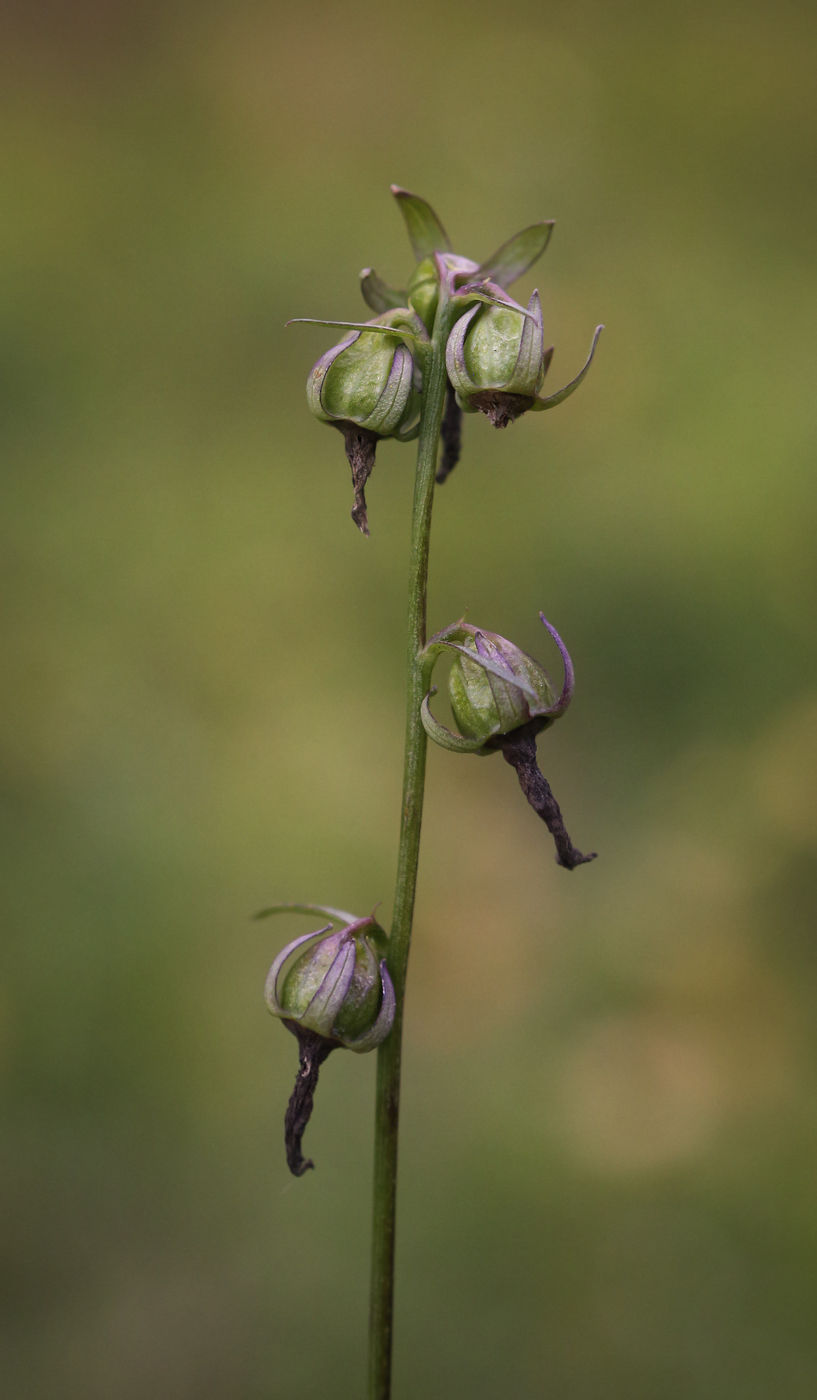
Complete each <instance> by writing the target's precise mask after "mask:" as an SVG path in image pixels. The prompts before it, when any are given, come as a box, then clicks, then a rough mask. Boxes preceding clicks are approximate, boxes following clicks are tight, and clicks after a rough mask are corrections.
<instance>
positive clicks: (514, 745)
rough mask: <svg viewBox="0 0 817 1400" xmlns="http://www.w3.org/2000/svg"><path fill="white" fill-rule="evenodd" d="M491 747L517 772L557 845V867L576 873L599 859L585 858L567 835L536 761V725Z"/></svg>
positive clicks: (503, 737)
mask: <svg viewBox="0 0 817 1400" xmlns="http://www.w3.org/2000/svg"><path fill="white" fill-rule="evenodd" d="M491 745H492V747H494V748H498V749H501V751H502V757H503V758H504V759H505V762H506V763H510V765H511V767H512V768H515V769H516V776H517V778H518V779H519V786H520V787H521V789H522V791H523V792H524V794H525V796H526V797H527V799H528V801H529V803H530V805H531V807H532V808H533V810H534V812H536V814H537V816H540V817H541V818H542V821H543V822H544V823H545V826H546V827H547V829H548V831H549V832H550V834H551V836H552V837H553V840H554V841H555V843H556V852H557V854H556V863H557V865H563V866H564V868H565V870H575V869H576V866H577V865H586V864H587V862H588V861H590V860H595V859H596V852H595V851H591V853H590V855H587V856H583V855H582V853H581V851H577V849H576V847H575V846H574V845H573V842H572V841H571V839H570V837H569V836H568V834H567V829H566V827H565V824H564V821H563V820H562V814H561V811H560V810H559V804H558V802H557V801H556V798H555V797H554V796H553V793H552V792H551V790H550V783H549V782H548V780H547V778H545V777H544V776H543V774H542V773H540V771H539V765H538V763H537V762H536V731H535V729H534V728H533V726H531V725H527V724H526V725H523V726H522V728H521V729H514V730H513V731H512V732H511V733H510V734H498V735H497V737H496V738H495V739H492V740H491Z"/></svg>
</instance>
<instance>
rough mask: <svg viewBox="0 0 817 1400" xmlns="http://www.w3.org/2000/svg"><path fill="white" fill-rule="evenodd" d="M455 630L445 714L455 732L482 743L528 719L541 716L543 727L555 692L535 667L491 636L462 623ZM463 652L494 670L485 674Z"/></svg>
mask: <svg viewBox="0 0 817 1400" xmlns="http://www.w3.org/2000/svg"><path fill="white" fill-rule="evenodd" d="M460 631H461V632H462V634H463V642H462V650H461V651H460V652H459V653H458V654H457V655H456V656H455V657H454V661H453V664H452V666H451V670H450V672H449V676H448V694H449V697H450V700H451V709H452V710H453V712H454V718H455V719H456V721H457V724H458V726H459V728H460V732H461V733H462V734H465V735H466V736H467V737H468V738H469V739H481V740H482V741H483V743H484V742H485V741H486V740H487V739H490V738H491V737H492V736H493V735H494V734H508V733H509V732H510V731H511V730H512V729H518V728H519V726H520V725H522V724H527V723H528V722H529V721H530V720H532V719H536V718H539V717H544V718H545V722H547V716H548V715H549V713H550V711H551V710H552V709H553V706H554V704H555V703H556V692H555V691H554V689H553V686H552V684H551V681H550V677H549V676H548V674H547V672H546V671H545V670H544V668H543V667H542V666H540V665H539V662H538V661H534V659H533V657H532V656H528V655H527V653H526V652H524V651H520V649H519V647H517V646H514V644H513V642H509V641H507V640H506V638H505V637H500V636H498V635H497V633H496V632H481V631H479V629H478V628H476V627H471V626H470V625H469V624H468V623H462V624H461V627H460ZM466 652H472V653H473V654H474V656H479V657H481V658H482V659H483V660H485V659H488V660H491V661H493V662H494V663H495V665H496V668H497V669H495V670H491V671H488V670H486V669H485V668H484V667H483V666H480V665H479V664H478V663H477V662H476V661H471V660H469V658H468V656H467V655H466ZM520 681H521V682H522V683H523V685H524V689H523V685H520ZM525 683H526V684H525Z"/></svg>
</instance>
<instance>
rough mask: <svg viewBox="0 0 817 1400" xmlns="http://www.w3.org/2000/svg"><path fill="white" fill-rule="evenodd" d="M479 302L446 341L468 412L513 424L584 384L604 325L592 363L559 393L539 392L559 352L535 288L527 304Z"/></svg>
mask: <svg viewBox="0 0 817 1400" xmlns="http://www.w3.org/2000/svg"><path fill="white" fill-rule="evenodd" d="M508 301H509V305H508V306H498V305H487V304H486V303H485V302H478V303H477V304H476V305H475V306H472V307H471V308H470V310H468V311H466V312H465V314H464V315H463V316H461V317H460V319H459V320H458V321H457V322H456V324H455V326H454V328H453V330H452V331H451V334H450V336H449V337H448V344H447V346H446V354H445V362H446V368H447V370H448V378H449V380H450V382H451V384H452V386H453V388H454V390H455V392H456V395H457V403H458V404H459V405H460V407H461V408H463V409H464V410H465V411H466V412H467V413H476V412H480V413H484V414H485V415H486V417H487V418H488V419H489V421H490V422H491V423H493V425H494V427H495V428H507V426H508V424H509V423H513V421H514V420H515V419H516V418H519V417H521V415H522V414H523V413H527V412H528V410H529V409H534V410H536V411H540V410H542V409H545V408H553V407H555V405H556V404H557V403H562V401H563V400H564V399H566V398H568V397H569V396H570V394H572V393H573V392H574V390H576V389H578V387H579V385H580V384H581V382H582V380H583V379H584V377H585V375H586V374H587V371H588V370H589V368H590V364H591V361H592V359H593V354H594V352H595V349H596V341H597V340H598V337H599V334H600V332H601V329H602V328H601V326H599V327H598V329H597V330H596V334H595V336H594V339H593V345H592V347H591V350H590V354H589V356H588V359H587V363H586V364H585V366H584V368H583V369H582V370H581V372H580V373H579V374H578V375H577V376H576V378H575V379H573V380H571V382H570V383H569V384H567V385H565V387H564V389H560V390H559V391H558V392H557V393H555V394H551V395H550V396H549V397H547V398H539V391H540V389H541V388H542V385H543V384H544V381H545V375H546V374H547V371H548V367H549V365H550V361H551V358H552V356H553V346H552V345H551V346H550V347H549V348H548V349H545V340H544V329H543V321H542V306H541V303H540V301H539V293H538V292H534V293H533V295H532V296H531V299H530V301H529V302H528V306H527V314H526V313H525V311H524V309H523V308H522V307H521V306H518V305H517V304H516V303H511V299H510V298H508Z"/></svg>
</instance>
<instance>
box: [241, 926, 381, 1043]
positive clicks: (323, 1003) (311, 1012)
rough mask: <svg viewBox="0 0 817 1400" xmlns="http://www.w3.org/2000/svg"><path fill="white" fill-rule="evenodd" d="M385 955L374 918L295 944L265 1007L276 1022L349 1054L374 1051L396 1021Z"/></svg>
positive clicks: (281, 959) (272, 980) (277, 967)
mask: <svg viewBox="0 0 817 1400" xmlns="http://www.w3.org/2000/svg"><path fill="white" fill-rule="evenodd" d="M330 927H331V926H330ZM312 939H314V940H315V941H314V942H313V943H312V946H311V947H309V948H307V949H305V951H304V952H302V953H301V954H300V956H299V957H298V958H297V959H296V960H295V962H294V963H293V964H292V966H291V968H290V969H289V971H288V972H287V973H286V975H285V977H284V978H283V979H281V970H282V968H283V966H284V964H285V963H286V962H287V961H288V959H289V958H290V957H291V955H292V954H293V953H294V952H295V951H296V949H297V948H299V947H301V946H302V945H303V944H304V943H307V942H309V941H310V940H312ZM385 954H386V935H385V933H384V931H383V929H382V928H380V926H379V925H378V924H376V923H375V921H374V919H373V918H368V919H358V920H356V921H355V922H354V923H351V924H347V925H346V926H345V927H343V928H340V929H337V930H336V931H335V932H330V931H329V930H327V929H323V930H321V932H320V934H314V933H308V934H306V935H305V936H304V937H302V938H296V939H295V940H294V941H293V942H292V943H289V944H287V946H286V948H284V949H283V951H282V952H281V953H279V955H278V957H277V958H276V959H275V962H274V963H273V964H272V967H271V968H270V972H269V976H268V978H267V985H266V989H265V992H264V995H265V997H266V1001H267V1005H268V1006H269V1009H270V1011H271V1012H272V1013H273V1015H274V1016H280V1017H281V1018H282V1020H285V1021H293V1022H297V1023H298V1025H300V1026H303V1027H304V1028H305V1029H306V1030H310V1031H314V1032H315V1033H316V1034H317V1035H320V1036H323V1038H324V1039H326V1040H333V1041H334V1042H335V1043H336V1044H337V1045H342V1046H344V1047H345V1048H346V1049H347V1050H356V1051H358V1052H359V1053H363V1052H365V1051H367V1050H373V1049H374V1048H375V1046H377V1045H379V1044H380V1042H381V1040H385V1038H386V1036H387V1035H388V1033H389V1031H390V1030H391V1025H392V1021H393V1020H394V989H393V988H392V985H391V978H390V977H389V974H388V970H387V968H386V960H385Z"/></svg>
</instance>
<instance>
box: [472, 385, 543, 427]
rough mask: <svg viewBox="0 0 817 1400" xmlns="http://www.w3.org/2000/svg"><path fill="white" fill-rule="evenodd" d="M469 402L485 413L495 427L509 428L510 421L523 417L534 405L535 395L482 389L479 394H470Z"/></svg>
mask: <svg viewBox="0 0 817 1400" xmlns="http://www.w3.org/2000/svg"><path fill="white" fill-rule="evenodd" d="M469 403H470V405H471V407H472V408H478V409H479V411H480V413H484V414H485V417H486V418H487V419H488V421H489V422H490V423H492V424H493V426H494V427H495V428H507V426H508V424H509V423H513V422H514V421H515V420H516V419H517V418H521V416H522V414H523V413H527V411H528V409H529V408H531V407H532V405H533V396H532V395H529V394H506V393H505V392H504V391H503V390H502V389H481V390H480V391H479V393H478V394H472V395H471V396H470V399H469Z"/></svg>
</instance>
